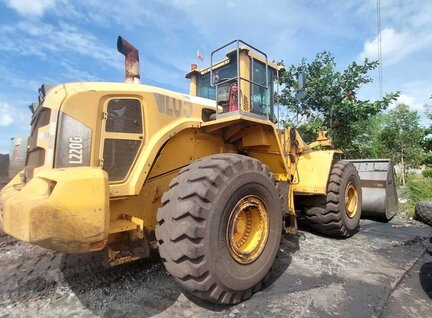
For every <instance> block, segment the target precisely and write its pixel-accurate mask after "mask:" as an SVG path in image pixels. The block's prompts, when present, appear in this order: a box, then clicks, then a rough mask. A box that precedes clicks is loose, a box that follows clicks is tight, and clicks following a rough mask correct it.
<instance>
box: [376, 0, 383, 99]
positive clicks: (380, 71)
mask: <svg viewBox="0 0 432 318" xmlns="http://www.w3.org/2000/svg"><path fill="white" fill-rule="evenodd" d="M377 45H378V63H379V65H378V87H379V98H380V99H381V98H382V97H383V67H382V42H381V0H377Z"/></svg>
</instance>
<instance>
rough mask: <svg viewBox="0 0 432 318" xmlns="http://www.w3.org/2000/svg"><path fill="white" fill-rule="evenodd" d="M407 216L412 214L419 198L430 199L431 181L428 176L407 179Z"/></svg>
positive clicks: (431, 193)
mask: <svg viewBox="0 0 432 318" xmlns="http://www.w3.org/2000/svg"><path fill="white" fill-rule="evenodd" d="M407 190H408V205H407V208H408V213H407V214H408V216H412V215H413V214H414V206H415V204H416V203H417V202H419V201H421V200H430V199H432V182H431V180H430V179H429V178H422V177H415V178H409V179H408V181H407Z"/></svg>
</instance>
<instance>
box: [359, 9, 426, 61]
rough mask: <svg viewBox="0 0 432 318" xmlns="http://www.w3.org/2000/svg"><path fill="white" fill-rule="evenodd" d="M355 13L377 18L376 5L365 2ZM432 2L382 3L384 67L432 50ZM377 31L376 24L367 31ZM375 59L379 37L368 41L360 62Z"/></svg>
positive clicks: (365, 43) (364, 46) (360, 56)
mask: <svg viewBox="0 0 432 318" xmlns="http://www.w3.org/2000/svg"><path fill="white" fill-rule="evenodd" d="M357 12H358V13H359V14H361V15H364V16H365V17H367V18H368V20H369V21H373V20H371V19H370V17H371V14H376V1H375V0H369V1H364V2H363V4H362V5H361V6H360V7H359V8H358V10H357ZM431 14H432V1H420V2H419V1H404V2H399V3H398V4H395V3H394V2H393V1H383V2H381V25H382V30H381V41H382V43H381V44H382V45H381V46H382V57H383V64H384V66H388V65H392V64H396V63H398V62H400V61H402V60H404V59H405V58H407V57H408V56H410V55H412V54H414V53H417V52H420V51H423V52H427V50H431V49H432V33H431V32H430V30H431V28H432V20H431V19H430V16H431ZM375 28H376V25H375V23H374V24H372V25H371V26H370V29H372V30H374V29H375ZM366 57H367V58H370V59H373V60H376V59H377V58H378V36H376V37H375V38H373V39H367V40H365V42H364V45H363V51H362V52H361V53H360V55H359V59H364V58H366Z"/></svg>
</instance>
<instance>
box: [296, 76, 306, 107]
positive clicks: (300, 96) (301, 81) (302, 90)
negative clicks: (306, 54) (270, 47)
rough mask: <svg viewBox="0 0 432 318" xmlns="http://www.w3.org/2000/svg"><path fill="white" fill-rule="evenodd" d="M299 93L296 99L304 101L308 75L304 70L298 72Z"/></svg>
mask: <svg viewBox="0 0 432 318" xmlns="http://www.w3.org/2000/svg"><path fill="white" fill-rule="evenodd" d="M297 85H298V87H297V92H296V96H295V98H296V99H297V100H302V99H303V98H305V97H306V75H305V72H304V71H303V69H301V68H299V69H298V71H297Z"/></svg>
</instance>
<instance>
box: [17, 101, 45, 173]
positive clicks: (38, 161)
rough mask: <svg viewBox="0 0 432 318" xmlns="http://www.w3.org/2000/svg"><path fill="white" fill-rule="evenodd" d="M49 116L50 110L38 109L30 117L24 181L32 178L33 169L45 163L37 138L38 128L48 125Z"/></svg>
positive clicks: (43, 152) (43, 151)
mask: <svg viewBox="0 0 432 318" xmlns="http://www.w3.org/2000/svg"><path fill="white" fill-rule="evenodd" d="M50 116H51V109H49V108H45V107H40V108H39V109H37V110H36V112H35V113H34V115H33V117H32V121H31V130H30V137H29V139H28V150H27V157H26V164H25V168H24V173H25V179H26V181H28V180H30V179H31V178H33V171H34V169H35V168H37V167H40V166H43V164H44V163H45V149H43V148H41V147H38V146H37V137H38V131H39V128H40V127H43V126H46V125H48V124H49V122H50Z"/></svg>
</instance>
